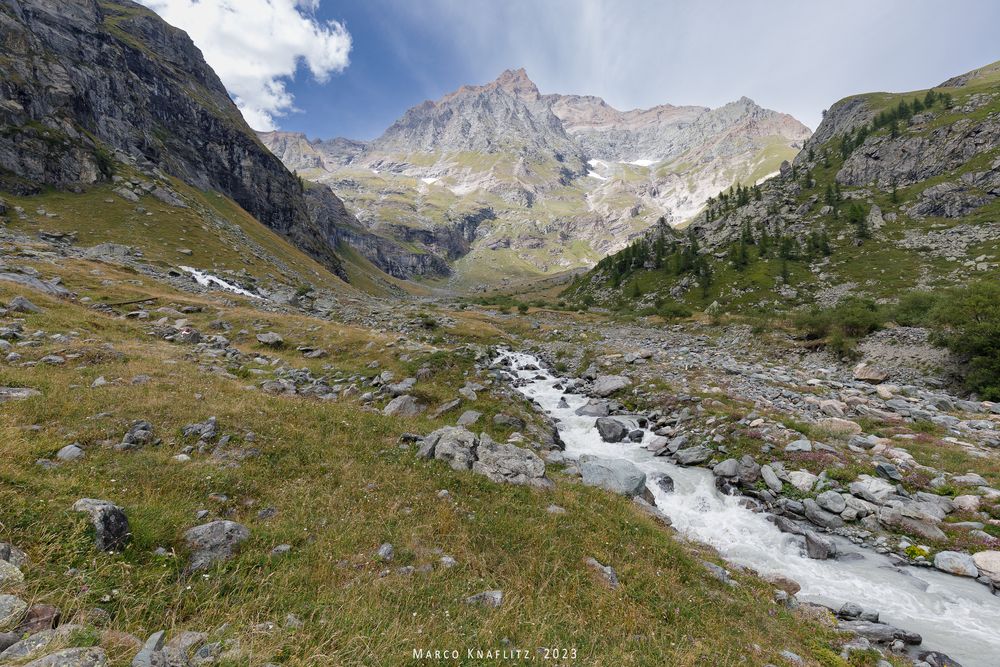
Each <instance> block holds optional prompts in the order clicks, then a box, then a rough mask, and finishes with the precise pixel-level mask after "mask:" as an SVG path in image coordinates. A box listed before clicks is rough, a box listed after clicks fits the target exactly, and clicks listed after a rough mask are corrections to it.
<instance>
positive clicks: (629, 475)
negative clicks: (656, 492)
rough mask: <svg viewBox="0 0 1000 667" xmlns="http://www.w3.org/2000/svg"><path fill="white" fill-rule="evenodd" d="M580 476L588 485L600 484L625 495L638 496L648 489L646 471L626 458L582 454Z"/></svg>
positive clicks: (604, 487)
mask: <svg viewBox="0 0 1000 667" xmlns="http://www.w3.org/2000/svg"><path fill="white" fill-rule="evenodd" d="M580 476H581V478H582V480H583V483H584V484H586V485H588V486H599V487H601V488H603V489H607V490H608V491H613V492H614V493H620V494H622V495H625V496H638V495H640V494H641V493H642V492H643V491H644V490H645V489H646V473H644V472H642V471H641V470H639V468H637V467H636V466H635V464H634V463H632V462H631V461H626V460H625V459H604V458H598V457H596V456H581V457H580Z"/></svg>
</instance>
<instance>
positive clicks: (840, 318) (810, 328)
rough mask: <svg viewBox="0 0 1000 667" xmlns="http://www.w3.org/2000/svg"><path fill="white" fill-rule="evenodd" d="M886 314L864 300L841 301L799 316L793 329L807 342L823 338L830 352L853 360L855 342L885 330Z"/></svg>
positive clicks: (872, 303) (871, 302)
mask: <svg viewBox="0 0 1000 667" xmlns="http://www.w3.org/2000/svg"><path fill="white" fill-rule="evenodd" d="M885 320H886V314H885V312H883V310H882V309H881V308H879V306H878V305H877V304H876V303H875V302H874V301H869V300H866V299H858V298H849V299H844V300H843V301H841V302H840V303H839V304H837V305H836V306H834V307H833V308H826V309H822V308H813V309H811V310H807V311H803V312H800V313H798V314H797V315H796V316H795V318H794V324H795V326H796V328H798V329H800V330H801V331H803V332H804V333H805V336H806V338H809V339H811V340H819V339H821V338H826V339H828V340H827V345H828V347H829V348H830V350H831V351H832V352H833V353H834V354H837V355H839V356H852V355H853V354H854V346H855V343H856V339H858V338H861V337H863V336H867V335H868V334H870V333H872V332H873V331H878V330H879V329H881V328H882V327H883V326H885Z"/></svg>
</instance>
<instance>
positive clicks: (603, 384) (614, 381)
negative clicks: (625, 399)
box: [591, 375, 632, 398]
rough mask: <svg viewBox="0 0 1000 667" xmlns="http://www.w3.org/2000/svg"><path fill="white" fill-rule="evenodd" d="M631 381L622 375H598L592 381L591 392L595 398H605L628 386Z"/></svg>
mask: <svg viewBox="0 0 1000 667" xmlns="http://www.w3.org/2000/svg"><path fill="white" fill-rule="evenodd" d="M631 384H632V381H631V380H630V379H628V378H627V377H625V376H624V375H600V376H598V377H597V378H596V379H595V380H594V384H593V386H592V387H591V392H592V393H593V394H594V395H595V396H599V397H601V398H607V397H608V396H610V395H611V394H613V393H615V392H616V391H620V390H622V389H625V388H626V387H628V386H630V385H631Z"/></svg>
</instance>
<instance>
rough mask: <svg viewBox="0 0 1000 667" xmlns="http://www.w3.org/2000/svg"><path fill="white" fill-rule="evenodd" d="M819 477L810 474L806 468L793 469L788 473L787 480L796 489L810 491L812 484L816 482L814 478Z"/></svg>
mask: <svg viewBox="0 0 1000 667" xmlns="http://www.w3.org/2000/svg"><path fill="white" fill-rule="evenodd" d="M818 479H819V477H817V476H816V475H814V474H812V473H811V472H809V471H808V470H793V471H792V472H790V473H788V482H789V484H791V485H792V486H794V487H795V488H796V489H798V490H799V491H801V492H803V493H808V492H809V491H812V488H813V486H814V485H815V484H816V480H818Z"/></svg>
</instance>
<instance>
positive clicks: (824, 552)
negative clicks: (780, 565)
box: [806, 532, 837, 560]
mask: <svg viewBox="0 0 1000 667" xmlns="http://www.w3.org/2000/svg"><path fill="white" fill-rule="evenodd" d="M806 555H807V556H809V557H810V558H813V559H815V560H826V559H827V558H831V557H833V556H836V555H837V547H836V545H835V544H834V543H833V542H831V541H830V540H827V539H825V538H823V537H820V536H819V535H817V534H816V533H813V532H808V533H806Z"/></svg>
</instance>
